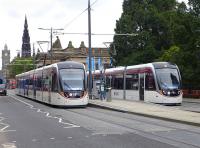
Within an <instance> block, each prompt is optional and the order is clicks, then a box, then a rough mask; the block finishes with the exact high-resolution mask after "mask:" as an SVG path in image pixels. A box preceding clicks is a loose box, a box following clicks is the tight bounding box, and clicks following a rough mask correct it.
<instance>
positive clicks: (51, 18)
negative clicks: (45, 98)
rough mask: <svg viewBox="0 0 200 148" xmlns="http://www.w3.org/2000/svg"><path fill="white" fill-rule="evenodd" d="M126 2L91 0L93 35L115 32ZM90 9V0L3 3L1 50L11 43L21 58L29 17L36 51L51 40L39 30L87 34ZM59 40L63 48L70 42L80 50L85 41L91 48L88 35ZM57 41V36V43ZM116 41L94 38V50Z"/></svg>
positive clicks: (0, 3)
mask: <svg viewBox="0 0 200 148" xmlns="http://www.w3.org/2000/svg"><path fill="white" fill-rule="evenodd" d="M93 3H94V4H93ZM122 3H123V0H91V4H93V5H92V11H91V20H92V33H97V34H98V33H106V34H112V33H114V28H115V23H116V20H118V19H119V17H120V16H121V13H122ZM87 6H88V0H0V18H1V23H0V49H1V50H2V49H3V48H4V45H5V44H7V45H8V48H9V50H11V58H12V59H13V58H14V57H15V56H16V55H17V50H21V44H22V35H23V29H24V19H25V15H26V16H27V20H28V27H29V35H30V40H31V41H30V42H31V44H33V43H35V48H36V49H37V48H39V46H38V44H37V41H49V40H50V33H49V31H45V30H39V29H38V28H51V27H52V28H64V32H66V33H87V31H88V27H87V25H88V21H87V11H85V12H84V10H86V9H87ZM80 14H81V15H80ZM59 38H60V40H61V44H62V46H63V48H66V47H67V45H68V42H69V41H72V43H73V45H74V46H75V47H79V46H80V43H81V41H84V42H85V45H86V46H88V37H87V36H86V35H69V34H66V35H60V36H59ZM55 39H56V35H54V36H53V41H55ZM112 39H113V36H92V47H105V45H104V44H103V42H111V41H112ZM48 48H49V46H48V44H43V45H42V50H43V51H47V49H48ZM40 50H41V49H40ZM0 56H1V52H0ZM0 67H1V60H0Z"/></svg>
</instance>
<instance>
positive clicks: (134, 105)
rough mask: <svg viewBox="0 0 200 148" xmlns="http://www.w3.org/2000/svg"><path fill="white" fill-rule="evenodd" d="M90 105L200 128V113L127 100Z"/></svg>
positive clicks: (93, 102)
mask: <svg viewBox="0 0 200 148" xmlns="http://www.w3.org/2000/svg"><path fill="white" fill-rule="evenodd" d="M89 105H92V106H96V107H101V108H106V109H110V110H116V111H121V112H127V113H132V114H137V115H142V116H147V117H153V118H158V119H163V120H167V121H174V122H179V123H184V124H189V125H195V126H200V113H195V112H190V111H184V110H180V109H175V108H170V107H167V106H163V105H158V104H153V103H145V102H139V101H126V100H112V101H111V102H107V101H101V100H89Z"/></svg>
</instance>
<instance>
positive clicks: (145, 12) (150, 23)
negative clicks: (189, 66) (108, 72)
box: [113, 0, 176, 65]
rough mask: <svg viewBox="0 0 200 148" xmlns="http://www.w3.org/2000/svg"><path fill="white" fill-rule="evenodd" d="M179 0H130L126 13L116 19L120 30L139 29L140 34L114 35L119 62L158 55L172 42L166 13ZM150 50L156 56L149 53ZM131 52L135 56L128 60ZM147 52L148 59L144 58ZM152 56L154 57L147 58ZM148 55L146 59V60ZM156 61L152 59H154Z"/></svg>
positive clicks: (133, 61) (132, 61) (116, 56)
mask: <svg viewBox="0 0 200 148" xmlns="http://www.w3.org/2000/svg"><path fill="white" fill-rule="evenodd" d="M175 6H176V2H175V0H165V1H163V0H154V1H152V0H143V1H142V0H126V1H124V3H123V13H122V16H121V18H120V19H119V20H118V21H117V22H116V29H115V32H116V33H135V34H137V35H136V36H114V42H113V44H114V45H115V48H116V53H117V54H116V55H114V58H115V60H116V65H122V64H124V63H126V62H128V63H126V64H133V63H135V64H139V63H140V62H141V61H144V62H148V61H150V60H153V61H154V60H155V59H158V58H159V56H160V55H161V54H162V49H168V48H169V47H170V46H171V44H172V43H171V40H170V38H169V25H168V20H166V19H165V15H166V14H167V13H169V12H173V11H174V9H175ZM147 53H150V54H151V56H152V57H150V56H146V54H147ZM130 55H132V56H134V57H135V58H134V60H127V59H126V58H127V57H130ZM143 55H144V59H142V60H140V59H141V58H142V57H143ZM146 57H150V59H148V58H146ZM145 59H146V60H145ZM151 62H152V61H151Z"/></svg>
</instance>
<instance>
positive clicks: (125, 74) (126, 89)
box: [92, 62, 182, 105]
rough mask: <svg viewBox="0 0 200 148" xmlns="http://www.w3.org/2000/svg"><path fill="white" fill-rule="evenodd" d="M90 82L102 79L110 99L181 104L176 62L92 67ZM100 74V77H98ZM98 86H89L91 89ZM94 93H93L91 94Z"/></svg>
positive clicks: (179, 78)
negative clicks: (107, 67)
mask: <svg viewBox="0 0 200 148" xmlns="http://www.w3.org/2000/svg"><path fill="white" fill-rule="evenodd" d="M92 75H93V86H95V85H96V84H97V82H98V83H101V82H100V81H102V80H103V81H104V82H105V83H106V86H107V87H108V88H111V90H110V91H111V92H110V93H111V94H110V96H109V97H111V98H112V99H124V100H136V101H145V102H152V103H159V104H168V105H170V104H181V103H182V91H181V76H180V72H179V69H178V67H177V65H175V64H172V63H169V62H155V63H148V64H141V65H134V66H127V67H116V68H110V69H105V70H103V71H102V72H100V71H99V70H97V71H94V72H93V73H92ZM102 78H103V79H102ZM96 88H97V89H98V87H93V92H95V89H96ZM96 92H97V91H96ZM96 94H97V93H93V95H94V97H96V98H99V96H95V95H96Z"/></svg>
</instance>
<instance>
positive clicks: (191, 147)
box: [66, 110, 200, 148]
mask: <svg viewBox="0 0 200 148" xmlns="http://www.w3.org/2000/svg"><path fill="white" fill-rule="evenodd" d="M66 111H68V112H72V113H76V114H79V115H82V116H87V117H89V118H93V119H95V120H100V121H104V122H108V123H110V124H114V125H117V126H121V127H124V128H127V129H130V130H132V131H135V132H133V133H136V134H138V135H140V136H145V137H147V138H149V137H152V136H153V139H154V140H158V139H162V140H164V141H168V142H170V143H172V142H175V143H179V145H181V144H184V145H183V147H185V146H188V147H189V148H200V146H199V145H197V144H192V143H187V142H185V141H183V140H182V141H181V140H176V139H174V138H169V137H166V136H161V135H158V134H156V132H146V131H144V130H140V129H138V128H133V127H130V126H126V125H124V124H120V123H117V122H114V121H112V120H111V119H109V118H107V119H105V118H104V119H103V120H102V119H101V118H99V117H97V116H91V115H88V114H86V113H83V112H79V111H74V110H73V111H72V110H66ZM92 111H93V112H98V113H102V112H99V111H94V110H92ZM106 115H108V114H106ZM109 116H112V117H113V115H109ZM114 117H115V118H119V117H116V116H114ZM120 118H123V119H126V120H130V121H131V120H132V121H137V122H142V123H145V124H151V125H157V126H160V127H165V128H171V129H172V130H182V131H186V132H190V133H194V134H198V135H200V132H195V131H191V130H187V129H183V128H177V127H176V128H174V127H172V126H166V125H160V124H155V123H154V122H147V121H144V120H139V119H131V118H127V117H125V118H124V117H121V116H120ZM159 142H162V141H159Z"/></svg>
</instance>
